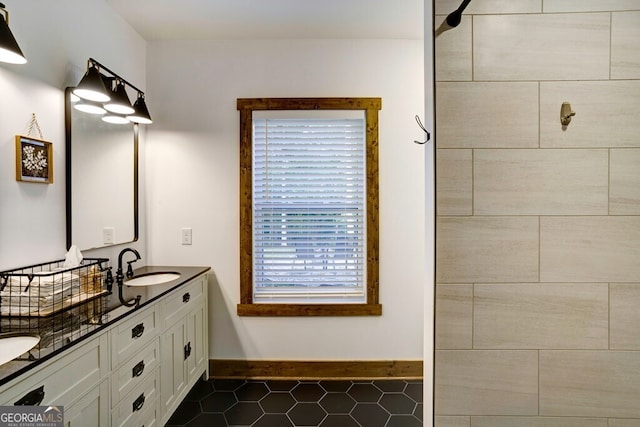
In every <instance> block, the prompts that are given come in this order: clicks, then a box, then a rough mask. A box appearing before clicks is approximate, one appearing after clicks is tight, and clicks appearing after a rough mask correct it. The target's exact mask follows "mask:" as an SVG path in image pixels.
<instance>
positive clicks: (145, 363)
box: [111, 338, 160, 405]
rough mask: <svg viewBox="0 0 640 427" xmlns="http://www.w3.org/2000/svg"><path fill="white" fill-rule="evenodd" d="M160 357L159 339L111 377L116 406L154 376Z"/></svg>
mask: <svg viewBox="0 0 640 427" xmlns="http://www.w3.org/2000/svg"><path fill="white" fill-rule="evenodd" d="M159 355H160V344H159V339H158V338H156V339H155V340H154V341H152V342H151V343H150V344H149V345H147V346H146V347H144V348H143V349H142V350H141V351H140V352H139V353H136V354H135V355H134V356H133V357H131V358H130V359H129V360H127V361H126V362H124V363H123V364H122V366H120V368H118V370H117V371H116V372H114V373H113V374H112V376H111V402H112V404H113V405H116V404H117V403H118V402H120V399H122V398H123V397H124V396H125V395H126V394H127V393H129V392H130V391H131V390H133V389H134V388H136V387H137V386H138V384H140V383H142V382H144V381H145V380H146V379H147V377H149V375H153V372H154V370H155V369H156V367H157V366H158V360H159Z"/></svg>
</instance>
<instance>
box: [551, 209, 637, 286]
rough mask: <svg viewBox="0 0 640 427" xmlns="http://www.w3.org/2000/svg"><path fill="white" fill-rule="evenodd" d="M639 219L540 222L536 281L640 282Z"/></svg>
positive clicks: (559, 219) (575, 218) (618, 218)
mask: <svg viewBox="0 0 640 427" xmlns="http://www.w3.org/2000/svg"><path fill="white" fill-rule="evenodd" d="M638 260H640V217H629V216H595V217H575V216H574V217H542V218H540V281H542V282H640V262H639V261H638Z"/></svg>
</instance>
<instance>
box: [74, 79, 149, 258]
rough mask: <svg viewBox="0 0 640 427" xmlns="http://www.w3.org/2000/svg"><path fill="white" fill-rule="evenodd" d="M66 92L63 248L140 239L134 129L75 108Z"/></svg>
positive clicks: (112, 243) (135, 127) (88, 246)
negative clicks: (65, 234) (65, 228)
mask: <svg viewBox="0 0 640 427" xmlns="http://www.w3.org/2000/svg"><path fill="white" fill-rule="evenodd" d="M72 89H73V88H67V89H66V90H65V133H66V181H67V182H66V210H67V248H69V247H71V245H76V246H77V247H78V248H79V249H80V250H87V249H95V248H101V247H106V246H112V245H117V244H122V243H129V242H133V241H136V240H138V221H139V220H138V125H137V124H133V123H128V124H113V123H107V122H104V121H103V120H102V119H101V116H100V115H96V114H89V113H85V112H82V111H78V110H77V109H75V108H73V104H74V102H73V100H72V94H71V90H72Z"/></svg>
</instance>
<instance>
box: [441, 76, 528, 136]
mask: <svg viewBox="0 0 640 427" xmlns="http://www.w3.org/2000/svg"><path fill="white" fill-rule="evenodd" d="M436 129H437V139H438V147H439V148H527V147H529V148H531V147H538V84H537V83H533V82H516V83H510V82H505V83H489V82H441V83H437V84H436Z"/></svg>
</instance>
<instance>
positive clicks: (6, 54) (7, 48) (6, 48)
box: [0, 9, 27, 64]
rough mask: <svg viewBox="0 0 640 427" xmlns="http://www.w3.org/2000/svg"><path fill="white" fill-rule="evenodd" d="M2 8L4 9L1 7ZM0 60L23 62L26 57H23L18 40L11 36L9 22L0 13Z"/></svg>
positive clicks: (11, 62)
mask: <svg viewBox="0 0 640 427" xmlns="http://www.w3.org/2000/svg"><path fill="white" fill-rule="evenodd" d="M2 10H4V9H2ZM0 61H1V62H8V63H9V64H24V63H26V62H27V58H25V57H24V55H23V54H22V51H21V50H20V47H19V46H18V42H17V41H16V39H15V38H14V37H13V34H12V33H11V30H10V29H9V24H7V21H5V19H4V16H1V15H0Z"/></svg>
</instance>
